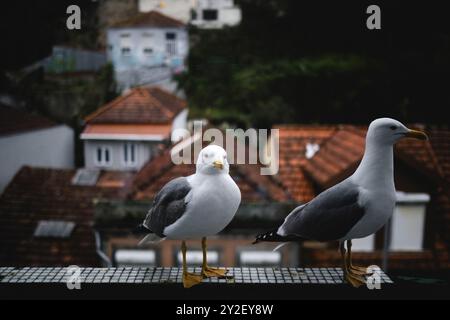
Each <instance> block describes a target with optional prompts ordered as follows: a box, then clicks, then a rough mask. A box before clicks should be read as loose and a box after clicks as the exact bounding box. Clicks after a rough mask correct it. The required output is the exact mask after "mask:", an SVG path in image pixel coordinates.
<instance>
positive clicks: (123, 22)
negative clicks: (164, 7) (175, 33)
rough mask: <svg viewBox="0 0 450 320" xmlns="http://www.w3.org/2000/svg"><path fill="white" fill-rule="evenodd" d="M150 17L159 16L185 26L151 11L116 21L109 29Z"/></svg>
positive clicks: (171, 18)
mask: <svg viewBox="0 0 450 320" xmlns="http://www.w3.org/2000/svg"><path fill="white" fill-rule="evenodd" d="M150 16H159V18H164V19H167V20H169V21H170V22H172V23H174V24H179V25H180V26H186V23H184V22H183V21H181V20H178V19H175V18H173V17H171V16H168V15H166V14H163V13H162V12H159V11H157V10H151V11H149V12H140V13H137V14H135V15H134V16H132V17H128V18H126V19H123V20H120V21H117V22H116V23H113V24H112V25H111V27H112V28H115V27H122V26H124V25H127V24H128V25H130V24H132V23H133V22H135V20H137V19H140V18H144V17H150Z"/></svg>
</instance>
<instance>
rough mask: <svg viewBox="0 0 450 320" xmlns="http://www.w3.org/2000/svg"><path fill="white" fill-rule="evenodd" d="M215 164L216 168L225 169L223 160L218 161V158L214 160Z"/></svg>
mask: <svg viewBox="0 0 450 320" xmlns="http://www.w3.org/2000/svg"><path fill="white" fill-rule="evenodd" d="M213 166H214V168H216V169H219V170H222V169H223V163H222V161H218V160H216V161H214V162H213Z"/></svg>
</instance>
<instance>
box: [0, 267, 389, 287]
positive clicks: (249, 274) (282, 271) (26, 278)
mask: <svg viewBox="0 0 450 320" xmlns="http://www.w3.org/2000/svg"><path fill="white" fill-rule="evenodd" d="M227 270H228V272H227V276H226V277H224V278H215V277H213V278H208V279H204V280H203V282H205V283H222V284H305V285H315V284H317V285H324V284H330V285H335V284H343V280H342V269H341V268H267V267H266V268H256V267H239V268H236V267H233V268H227ZM188 271H189V272H196V273H200V271H201V269H200V268H198V267H197V268H188ZM377 276H378V279H379V281H380V283H381V284H392V283H393V281H392V280H391V279H390V278H389V276H388V275H386V274H385V273H384V272H383V271H381V270H380V271H379V273H378V275H377ZM181 280H182V269H181V268H178V267H172V268H164V267H145V268H144V267H120V268H79V269H77V268H70V267H66V268H63V267H46V268H43V267H24V268H14V267H0V284H5V283H7V284H13V283H34V284H42V283H68V282H73V281H78V282H80V283H87V284H89V283H92V284H96V283H98V284H102V283H103V284H104V283H113V284H114V283H117V284H132V283H134V284H170V283H181V282H182V281H181Z"/></svg>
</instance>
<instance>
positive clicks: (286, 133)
mask: <svg viewBox="0 0 450 320" xmlns="http://www.w3.org/2000/svg"><path fill="white" fill-rule="evenodd" d="M277 128H278V129H280V135H279V137H280V160H279V166H280V169H279V174H278V177H279V178H280V181H282V183H283V185H284V186H285V187H286V188H287V189H288V190H289V192H290V194H291V195H292V197H293V198H294V199H295V200H296V201H298V202H300V203H305V202H308V201H309V200H311V199H312V198H313V197H314V196H316V195H317V194H318V193H320V192H321V191H323V190H325V189H327V188H329V187H330V186H332V185H334V184H336V183H338V182H340V181H342V180H343V179H345V178H346V177H348V176H349V175H350V174H351V173H353V171H354V170H355V169H356V167H357V166H358V164H359V162H360V161H361V159H362V156H363V152H364V145H365V132H366V130H367V128H365V127H358V126H347V125H336V126H308V125H283V126H277ZM425 131H428V132H429V133H430V141H425V142H423V141H416V140H406V139H405V140H402V141H401V142H399V143H398V144H397V145H396V147H395V158H396V161H395V181H396V188H397V191H398V193H397V205H396V209H395V212H394V216H393V218H392V219H391V222H390V224H389V229H387V230H386V228H384V229H383V230H380V231H379V232H377V234H375V235H372V236H369V237H367V238H364V239H358V240H355V241H354V247H353V249H354V251H359V252H358V253H356V254H355V260H359V263H360V264H364V265H369V264H378V265H381V263H382V260H383V249H384V247H385V246H387V249H388V251H389V253H388V261H389V262H388V263H389V267H390V268H391V269H396V270H404V269H415V270H418V269H424V270H425V269H440V270H443V269H445V268H448V265H449V260H448V250H449V247H448V246H449V242H448V236H447V234H448V224H449V221H448V220H449V214H450V211H449V206H448V201H449V199H450V192H449V189H448V173H447V178H446V174H445V173H444V172H445V170H447V169H444V168H448V160H449V159H448V143H449V142H450V141H449V140H448V139H449V135H448V130H447V129H432V128H430V130H427V129H425ZM444 141H445V142H444ZM438 155H439V156H438ZM447 171H448V170H447ZM446 179H447V180H446ZM317 246H320V247H321V250H317ZM327 248H328V249H327ZM302 257H303V259H304V261H303V263H302V264H306V265H312V266H327V265H329V266H331V265H336V264H337V263H339V253H338V251H337V250H336V248H335V247H334V244H317V243H305V245H304V248H303V252H302Z"/></svg>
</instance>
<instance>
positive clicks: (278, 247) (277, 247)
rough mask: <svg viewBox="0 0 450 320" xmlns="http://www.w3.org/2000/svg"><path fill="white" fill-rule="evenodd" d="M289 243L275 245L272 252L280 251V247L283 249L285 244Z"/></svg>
mask: <svg viewBox="0 0 450 320" xmlns="http://www.w3.org/2000/svg"><path fill="white" fill-rule="evenodd" d="M288 243H289V242H283V243H281V244H279V245H277V246H276V247H275V249H273V250H272V252H275V251H278V250H279V249H281V248H282V247H284V246H285V245H287V244H288Z"/></svg>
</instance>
